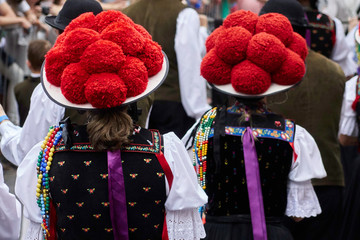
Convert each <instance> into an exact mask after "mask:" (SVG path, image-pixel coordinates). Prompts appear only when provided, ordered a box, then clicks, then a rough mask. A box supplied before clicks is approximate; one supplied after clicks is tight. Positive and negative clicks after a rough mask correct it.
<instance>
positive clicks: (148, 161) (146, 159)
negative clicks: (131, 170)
mask: <svg viewBox="0 0 360 240" xmlns="http://www.w3.org/2000/svg"><path fill="white" fill-rule="evenodd" d="M151 160H152V159H151V158H145V159H144V161H145V162H146V163H150V162H151Z"/></svg>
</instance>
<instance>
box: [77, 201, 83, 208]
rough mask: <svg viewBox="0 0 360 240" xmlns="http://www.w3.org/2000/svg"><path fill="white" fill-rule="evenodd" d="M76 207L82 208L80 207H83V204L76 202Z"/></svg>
mask: <svg viewBox="0 0 360 240" xmlns="http://www.w3.org/2000/svg"><path fill="white" fill-rule="evenodd" d="M76 205H77V206H78V207H82V206H84V202H77V203H76Z"/></svg>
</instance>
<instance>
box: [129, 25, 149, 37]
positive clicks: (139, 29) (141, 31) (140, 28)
mask: <svg viewBox="0 0 360 240" xmlns="http://www.w3.org/2000/svg"><path fill="white" fill-rule="evenodd" d="M133 27H134V28H135V29H136V31H138V32H139V33H140V34H141V35H142V36H143V38H148V39H152V37H151V35H150V33H149V32H148V31H146V29H145V28H144V27H143V26H141V25H139V24H134V26H133Z"/></svg>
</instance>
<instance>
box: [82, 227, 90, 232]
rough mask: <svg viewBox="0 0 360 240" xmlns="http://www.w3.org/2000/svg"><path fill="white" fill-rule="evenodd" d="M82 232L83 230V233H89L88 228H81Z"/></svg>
mask: <svg viewBox="0 0 360 240" xmlns="http://www.w3.org/2000/svg"><path fill="white" fill-rule="evenodd" d="M82 230H83V231H84V232H88V231H90V228H82Z"/></svg>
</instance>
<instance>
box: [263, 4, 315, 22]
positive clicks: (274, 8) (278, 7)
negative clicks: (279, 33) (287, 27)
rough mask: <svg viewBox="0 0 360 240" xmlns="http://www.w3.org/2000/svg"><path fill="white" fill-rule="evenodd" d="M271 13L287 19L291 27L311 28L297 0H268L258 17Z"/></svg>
mask: <svg viewBox="0 0 360 240" xmlns="http://www.w3.org/2000/svg"><path fill="white" fill-rule="evenodd" d="M271 12H273V13H280V14H282V15H284V16H285V17H287V18H288V19H289V21H290V22H291V25H292V26H293V27H297V28H311V26H310V25H309V22H308V20H307V19H306V17H305V12H304V9H303V7H302V6H301V4H300V3H299V2H298V1H297V0H269V1H267V2H266V3H265V5H264V6H263V7H262V9H261V10H260V13H259V15H263V14H265V13H271Z"/></svg>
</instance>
